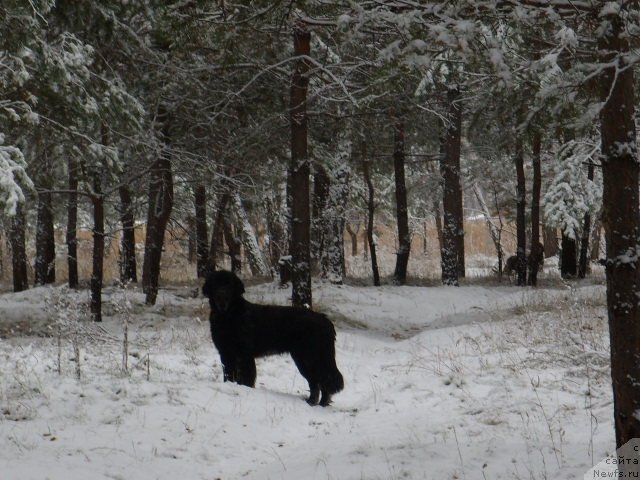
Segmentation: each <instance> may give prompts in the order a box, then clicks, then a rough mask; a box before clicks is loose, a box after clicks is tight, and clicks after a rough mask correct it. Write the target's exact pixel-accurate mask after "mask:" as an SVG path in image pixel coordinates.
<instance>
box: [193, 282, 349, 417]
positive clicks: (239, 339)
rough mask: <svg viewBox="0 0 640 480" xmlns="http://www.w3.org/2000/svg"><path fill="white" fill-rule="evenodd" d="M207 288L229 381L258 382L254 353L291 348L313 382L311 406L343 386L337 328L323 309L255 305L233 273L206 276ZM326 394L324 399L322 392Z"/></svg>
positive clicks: (214, 330)
mask: <svg viewBox="0 0 640 480" xmlns="http://www.w3.org/2000/svg"><path fill="white" fill-rule="evenodd" d="M202 293H203V294H204V295H205V296H206V297H208V298H209V304H210V305H211V316H210V317H209V321H210V323H211V337H212V338H213V343H214V345H215V346H216V348H217V349H218V353H219V354H220V360H221V361H222V368H223V373H224V380H225V381H231V382H236V383H239V384H240V385H247V386H249V387H253V386H255V382H256V363H255V358H257V357H263V356H266V355H274V354H280V353H287V352H288V353H289V354H291V358H293V361H294V362H295V364H296V366H297V367H298V370H300V373H301V374H302V376H303V377H304V378H305V379H306V380H307V382H309V391H310V393H309V398H308V400H307V402H308V403H309V404H310V405H317V404H318V401H319V402H320V405H322V406H327V405H329V403H331V395H333V394H334V393H337V392H339V391H340V390H342V388H343V387H344V382H343V379H342V374H341V373H340V371H339V370H338V367H337V366H336V359H335V339H336V331H335V329H334V327H333V324H332V323H331V321H330V320H329V319H328V318H327V317H326V316H325V315H323V314H321V313H316V312H313V311H311V310H307V309H306V308H298V307H286V306H272V305H256V304H254V303H251V302H248V301H247V300H245V299H244V298H243V297H242V294H243V293H244V285H243V284H242V281H241V280H240V279H239V278H238V277H237V276H236V275H235V274H234V273H231V272H227V271H216V272H212V273H210V274H209V275H208V276H207V279H206V281H205V282H204V286H203V287H202ZM321 392H322V398H321V399H320V398H319V397H320V393H321Z"/></svg>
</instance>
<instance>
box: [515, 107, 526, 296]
mask: <svg viewBox="0 0 640 480" xmlns="http://www.w3.org/2000/svg"><path fill="white" fill-rule="evenodd" d="M518 121H519V119H518ZM515 162H516V243H517V246H516V256H517V257H518V262H517V263H518V265H517V272H518V280H517V284H518V285H520V286H524V285H526V284H527V237H526V225H525V210H526V208H527V189H526V185H525V178H524V145H523V142H522V134H521V133H520V132H516V150H515Z"/></svg>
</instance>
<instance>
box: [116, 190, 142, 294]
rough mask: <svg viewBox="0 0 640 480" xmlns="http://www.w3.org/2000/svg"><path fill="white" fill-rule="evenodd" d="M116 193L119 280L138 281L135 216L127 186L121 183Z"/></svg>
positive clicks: (124, 282)
mask: <svg viewBox="0 0 640 480" xmlns="http://www.w3.org/2000/svg"><path fill="white" fill-rule="evenodd" d="M118 194H119V195H120V223H122V240H121V251H120V281H121V282H122V283H123V284H126V283H129V282H137V281H138V269H137V265H136V231H135V218H134V216H133V202H132V200H131V190H130V189H129V187H128V186H126V185H121V186H120V187H119V188H118Z"/></svg>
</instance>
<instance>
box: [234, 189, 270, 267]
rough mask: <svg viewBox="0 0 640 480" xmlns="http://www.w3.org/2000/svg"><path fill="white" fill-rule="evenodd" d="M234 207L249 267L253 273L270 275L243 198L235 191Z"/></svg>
mask: <svg viewBox="0 0 640 480" xmlns="http://www.w3.org/2000/svg"><path fill="white" fill-rule="evenodd" d="M232 202H233V208H234V210H235V214H236V218H237V219H238V223H239V224H240V238H241V239H242V243H243V244H244V252H245V256H246V257H247V260H248V262H249V268H250V269H251V273H252V275H257V276H261V277H266V276H268V275H269V268H268V267H267V263H266V262H265V260H264V256H263V255H262V250H260V245H258V239H257V238H256V232H255V231H254V229H253V226H251V223H250V222H249V216H248V215H247V212H246V210H245V209H244V205H243V204H242V199H241V198H240V194H239V193H238V192H234V193H233V196H232Z"/></svg>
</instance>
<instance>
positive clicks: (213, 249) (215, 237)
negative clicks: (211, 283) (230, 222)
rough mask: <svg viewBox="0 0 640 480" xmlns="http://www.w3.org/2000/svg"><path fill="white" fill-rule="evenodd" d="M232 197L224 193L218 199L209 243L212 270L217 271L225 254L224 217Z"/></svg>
mask: <svg viewBox="0 0 640 480" xmlns="http://www.w3.org/2000/svg"><path fill="white" fill-rule="evenodd" d="M230 199H231V195H230V194H229V193H228V192H225V193H222V194H220V195H219V197H218V203H217V205H216V216H215V218H214V221H213V227H212V229H211V242H210V243H209V265H210V268H211V269H213V270H216V269H217V268H218V264H219V262H220V261H221V259H222V256H223V253H224V216H225V215H226V211H227V207H228V205H229V200H230Z"/></svg>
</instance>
